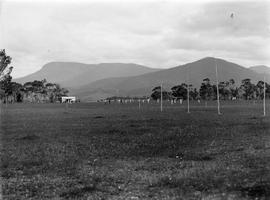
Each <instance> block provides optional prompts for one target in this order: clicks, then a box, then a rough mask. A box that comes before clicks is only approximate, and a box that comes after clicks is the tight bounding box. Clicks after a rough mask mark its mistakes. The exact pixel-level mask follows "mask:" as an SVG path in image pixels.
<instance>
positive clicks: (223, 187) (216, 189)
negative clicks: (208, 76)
mask: <svg viewBox="0 0 270 200" xmlns="http://www.w3.org/2000/svg"><path fill="white" fill-rule="evenodd" d="M269 103H270V102H267V105H268V107H267V116H266V117H263V116H262V114H263V105H262V102H253V101H250V102H248V101H231V102H221V112H222V115H220V116H218V115H217V111H216V102H214V101H213V102H208V104H207V107H205V104H204V102H201V103H200V104H198V102H191V107H190V111H191V113H190V114H187V113H186V110H187V108H186V102H184V103H183V104H182V105H180V104H179V103H177V104H173V105H171V104H170V103H169V102H165V103H164V107H163V112H162V113H161V112H160V110H159V104H157V103H154V102H152V103H150V104H147V103H143V104H141V105H140V108H139V105H138V102H134V103H127V104H117V103H112V104H110V105H109V104H106V105H104V103H78V104H69V105H68V107H66V106H65V105H64V104H13V105H7V106H5V105H2V107H1V176H2V195H3V199H133V200H134V199H168V200H171V199H256V198H257V199H269V198H270V116H269V114H270V110H269V107H270V106H269Z"/></svg>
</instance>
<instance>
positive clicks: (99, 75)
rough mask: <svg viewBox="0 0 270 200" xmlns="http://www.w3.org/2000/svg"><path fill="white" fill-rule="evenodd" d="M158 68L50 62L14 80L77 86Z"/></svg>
mask: <svg viewBox="0 0 270 200" xmlns="http://www.w3.org/2000/svg"><path fill="white" fill-rule="evenodd" d="M158 70H160V69H153V68H149V67H145V66H142V65H137V64H129V63H128V64H125V63H100V64H83V63H77V62H50V63H47V64H46V65H44V66H43V67H42V68H41V69H40V70H39V71H37V72H35V73H33V74H30V75H27V76H25V77H22V78H17V79H15V81H16V82H18V83H25V82H28V81H34V80H42V79H46V80H47V81H48V82H53V83H59V84H60V85H61V86H63V87H67V88H78V87H80V86H83V85H86V84H89V83H91V82H94V81H97V80H100V79H104V78H108V77H127V76H136V75H141V74H145V73H149V72H155V71H158Z"/></svg>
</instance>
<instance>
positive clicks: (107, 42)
mask: <svg viewBox="0 0 270 200" xmlns="http://www.w3.org/2000/svg"><path fill="white" fill-rule="evenodd" d="M1 8H2V9H1V14H0V25H1V27H2V29H1V44H3V46H4V48H6V50H7V53H8V54H9V55H10V56H12V57H13V65H14V74H13V75H14V76H15V77H18V76H23V75H26V74H28V73H31V72H34V71H36V70H38V69H40V68H41V67H42V66H43V65H44V64H46V62H49V61H77V62H85V63H99V62H134V63H138V64H144V65H147V66H150V67H162V68H164V67H174V66H176V65H180V64H184V63H185V62H191V61H194V60H196V59H200V58H202V57H206V56H211V55H213V54H214V55H215V56H218V57H222V58H225V59H228V60H230V61H237V62H238V63H239V64H242V65H245V66H249V65H256V64H266V65H270V60H269V58H268V53H269V51H270V49H269V45H268V44H270V43H269V42H270V41H269V38H270V37H269V33H270V29H269V27H270V25H269V3H267V2H264V1H258V2H257V1H256V2H255V1H250V2H243V1H240V2H237V3H234V2H232V1H229V2H225V1H224V2H221V1H219V2H216V1H203V3H201V2H199V1H195V2H192V3H185V2H183V1H162V0H160V1H139V2H137V1H128V2H127V1H125V2H123V1H79V3H77V2H76V1H68V2H67V1H56V2H54V1H49V2H47V1H38V2H35V1H23V2H19V1H10V2H9V1H4V3H3V4H2V6H1ZM231 13H234V18H233V19H232V18H231V17H230V14H231Z"/></svg>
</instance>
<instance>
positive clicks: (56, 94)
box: [0, 76, 68, 103]
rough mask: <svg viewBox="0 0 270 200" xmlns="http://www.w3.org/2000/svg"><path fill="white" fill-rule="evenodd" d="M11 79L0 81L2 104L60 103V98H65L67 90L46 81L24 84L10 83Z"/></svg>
mask: <svg viewBox="0 0 270 200" xmlns="http://www.w3.org/2000/svg"><path fill="white" fill-rule="evenodd" d="M11 80H12V77H11V76H9V77H8V78H6V79H4V80H2V81H1V84H0V86H1V91H2V92H1V94H0V97H1V99H2V101H3V102H4V103H14V102H32V103H34V102H37V103H41V102H51V103H54V102H60V101H61V97H62V96H67V94H68V90H67V89H65V88H62V87H61V86H60V85H59V84H56V83H50V82H47V81H46V79H44V80H41V81H38V80H35V81H32V82H26V83H24V84H20V83H16V82H12V81H11Z"/></svg>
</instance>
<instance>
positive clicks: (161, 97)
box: [160, 83, 163, 112]
mask: <svg viewBox="0 0 270 200" xmlns="http://www.w3.org/2000/svg"><path fill="white" fill-rule="evenodd" d="M162 99H163V94H162V83H161V85H160V111H161V112H162V111H163V108H162V101H163V100H162Z"/></svg>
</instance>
